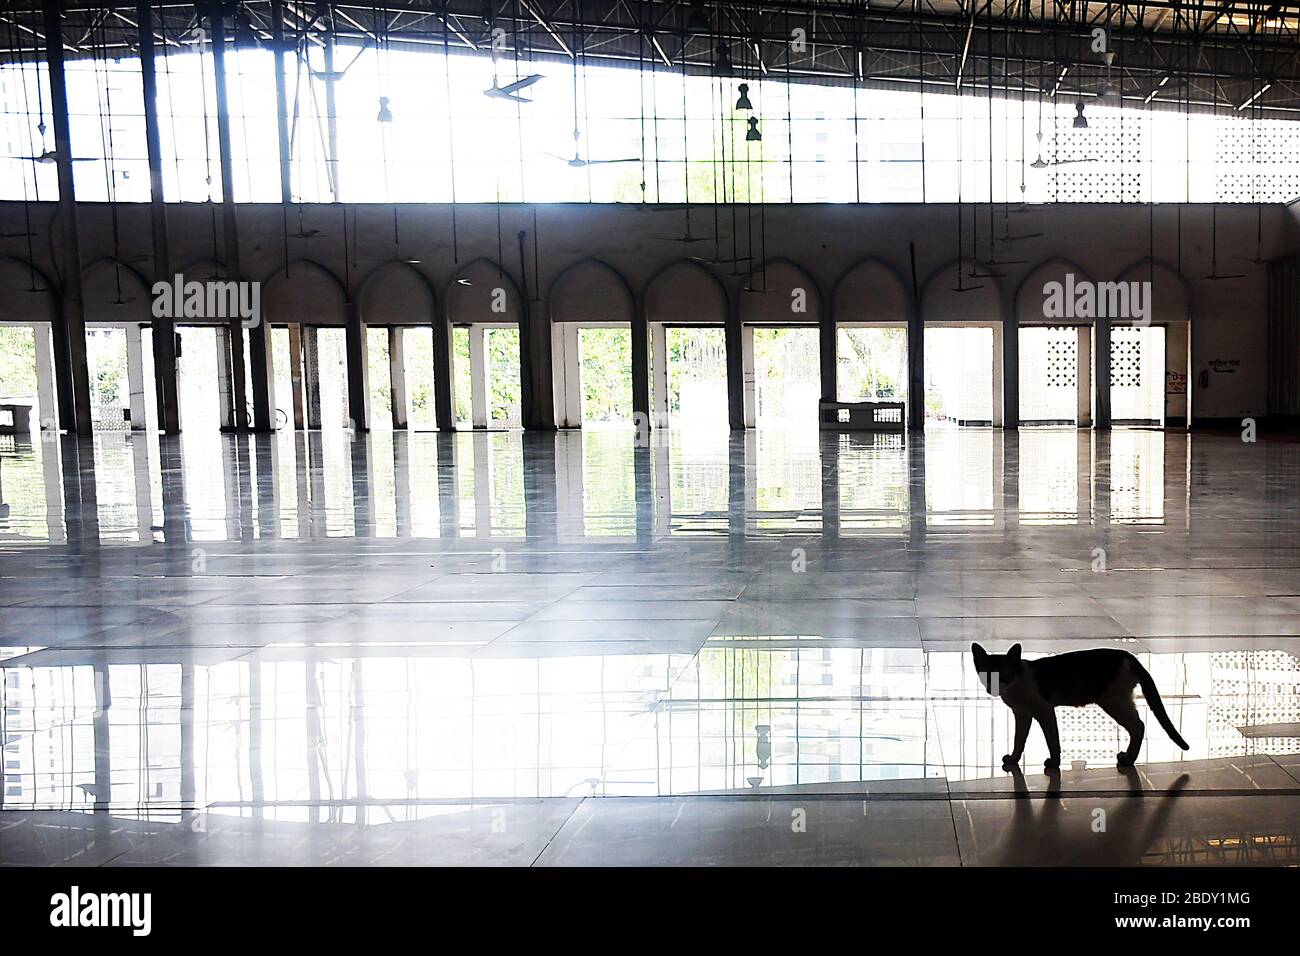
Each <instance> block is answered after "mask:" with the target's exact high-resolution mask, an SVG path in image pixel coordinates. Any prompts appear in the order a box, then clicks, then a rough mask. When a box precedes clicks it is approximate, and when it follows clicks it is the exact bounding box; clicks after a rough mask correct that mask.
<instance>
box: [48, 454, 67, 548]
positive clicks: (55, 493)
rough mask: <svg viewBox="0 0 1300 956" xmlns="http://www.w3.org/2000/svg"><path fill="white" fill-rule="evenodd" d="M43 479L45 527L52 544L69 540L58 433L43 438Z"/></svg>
mask: <svg viewBox="0 0 1300 956" xmlns="http://www.w3.org/2000/svg"><path fill="white" fill-rule="evenodd" d="M43 439H44V440H43V441H42V443H41V477H42V479H43V484H44V485H45V527H46V529H47V533H48V535H49V539H50V543H51V544H62V543H63V542H65V541H67V540H68V536H67V531H66V526H65V525H64V523H63V471H62V462H61V461H60V460H59V457H60V448H59V439H58V435H57V433H52V434H49V435H45V436H43Z"/></svg>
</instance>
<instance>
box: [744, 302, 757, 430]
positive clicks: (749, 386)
mask: <svg viewBox="0 0 1300 956" xmlns="http://www.w3.org/2000/svg"><path fill="white" fill-rule="evenodd" d="M740 368H741V380H742V382H743V384H744V388H745V427H746V428H753V427H754V426H755V425H757V424H758V388H757V386H756V384H755V380H754V329H753V326H749V325H746V326H744V327H742V328H741V330H740Z"/></svg>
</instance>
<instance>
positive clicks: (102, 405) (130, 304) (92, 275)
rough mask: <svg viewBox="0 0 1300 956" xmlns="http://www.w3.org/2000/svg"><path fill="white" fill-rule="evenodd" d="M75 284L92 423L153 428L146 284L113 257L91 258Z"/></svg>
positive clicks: (106, 428) (119, 428)
mask: <svg viewBox="0 0 1300 956" xmlns="http://www.w3.org/2000/svg"><path fill="white" fill-rule="evenodd" d="M81 282H82V295H83V297H84V301H85V315H86V365H87V370H88V372H89V377H90V404H91V412H90V414H91V422H92V424H93V426H94V427H95V428H96V429H98V430H101V431H125V430H134V431H141V430H145V429H148V428H156V427H157V403H156V400H155V396H156V394H157V393H156V391H155V389H154V376H153V335H152V328H151V324H152V322H153V311H152V293H151V290H150V288H149V285H148V283H147V282H146V281H145V279H144V278H143V277H142V276H141V275H140V274H139V273H138V272H136V271H135V269H133V268H132V267H131V266H129V265H128V264H126V263H125V262H122V261H120V260H117V259H100V260H97V261H95V262H92V263H91V264H90V265H89V266H87V267H86V268H85V269H84V270H83V272H82V280H81Z"/></svg>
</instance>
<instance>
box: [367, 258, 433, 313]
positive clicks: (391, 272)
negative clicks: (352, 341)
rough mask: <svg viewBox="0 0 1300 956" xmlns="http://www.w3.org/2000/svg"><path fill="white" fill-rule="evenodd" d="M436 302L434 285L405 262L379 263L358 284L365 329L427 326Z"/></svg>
mask: <svg viewBox="0 0 1300 956" xmlns="http://www.w3.org/2000/svg"><path fill="white" fill-rule="evenodd" d="M437 301H438V300H437V296H436V295H434V291H433V284H432V283H431V282H429V280H428V278H426V277H425V275H424V273H422V272H420V271H419V270H418V269H416V268H415V267H414V266H412V265H411V264H410V263H408V262H381V263H380V264H379V265H377V266H375V268H373V269H371V270H370V272H369V273H368V274H367V275H366V277H365V278H364V279H362V280H361V287H360V291H359V292H358V293H357V306H358V309H359V310H360V313H361V321H362V322H365V323H366V324H367V325H428V324H429V323H430V322H431V321H432V320H433V317H434V316H435V315H436V314H437Z"/></svg>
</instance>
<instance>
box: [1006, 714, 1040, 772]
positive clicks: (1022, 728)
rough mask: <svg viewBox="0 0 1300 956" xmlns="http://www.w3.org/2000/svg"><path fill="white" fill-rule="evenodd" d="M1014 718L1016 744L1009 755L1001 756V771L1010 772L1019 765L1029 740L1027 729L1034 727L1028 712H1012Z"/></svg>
mask: <svg viewBox="0 0 1300 956" xmlns="http://www.w3.org/2000/svg"><path fill="white" fill-rule="evenodd" d="M1012 713H1013V714H1015V717H1016V743H1015V747H1014V749H1013V750H1012V751H1011V753H1009V754H1003V755H1002V769H1003V770H1010V769H1011V768H1012V767H1014V766H1016V765H1018V764H1019V763H1020V756H1021V754H1023V753H1024V752H1025V741H1026V740H1028V739H1029V728H1030V727H1032V726H1033V725H1034V718H1033V717H1032V716H1030V713H1029V711H1027V710H1025V711H1021V710H1013V711H1012Z"/></svg>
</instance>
